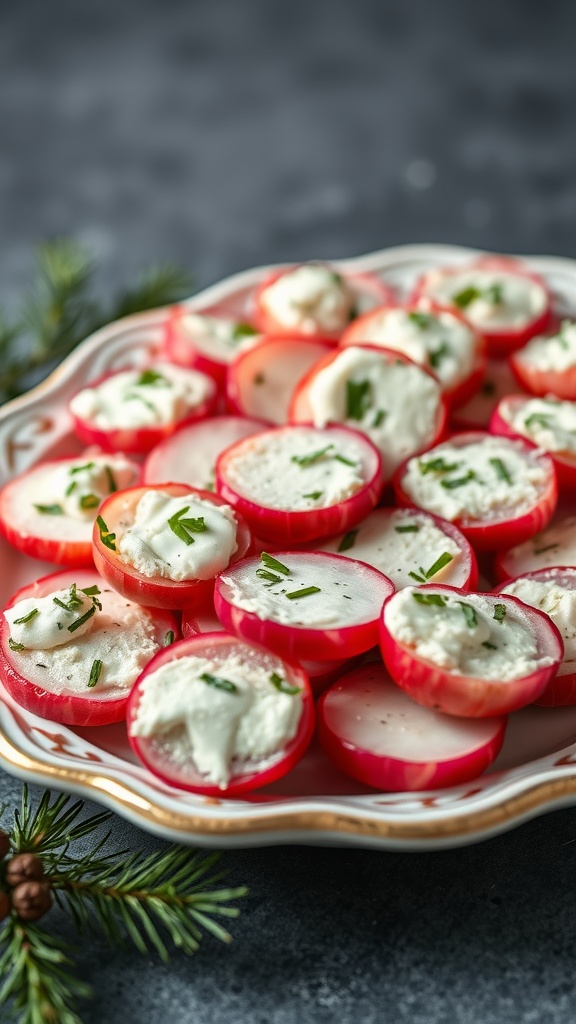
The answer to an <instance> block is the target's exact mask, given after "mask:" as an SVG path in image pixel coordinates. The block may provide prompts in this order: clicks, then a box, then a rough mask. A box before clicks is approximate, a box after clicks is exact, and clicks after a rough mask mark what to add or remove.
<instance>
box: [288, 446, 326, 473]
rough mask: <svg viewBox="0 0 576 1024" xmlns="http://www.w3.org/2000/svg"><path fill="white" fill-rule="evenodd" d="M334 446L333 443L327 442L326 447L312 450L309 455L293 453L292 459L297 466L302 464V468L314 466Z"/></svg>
mask: <svg viewBox="0 0 576 1024" xmlns="http://www.w3.org/2000/svg"><path fill="white" fill-rule="evenodd" d="M333 447H334V445H333V444H327V445H326V447H325V448H319V449H318V451H315V452H310V454H309V455H293V456H292V458H291V459H290V461H291V462H295V463H296V465H297V466H302V468H305V467H306V466H313V465H314V464H315V463H316V462H320V460H321V459H323V458H325V457H326V456H327V455H328V453H329V452H331V450H332V448H333Z"/></svg>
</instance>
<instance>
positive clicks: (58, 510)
mask: <svg viewBox="0 0 576 1024" xmlns="http://www.w3.org/2000/svg"><path fill="white" fill-rule="evenodd" d="M34 508H35V509H36V511H37V512H40V514H41V515H43V516H63V515H64V509H63V508H62V505H34Z"/></svg>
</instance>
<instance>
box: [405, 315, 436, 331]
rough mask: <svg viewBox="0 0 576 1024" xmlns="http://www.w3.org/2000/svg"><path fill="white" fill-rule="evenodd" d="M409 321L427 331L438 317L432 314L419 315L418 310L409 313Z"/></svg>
mask: <svg viewBox="0 0 576 1024" xmlns="http://www.w3.org/2000/svg"><path fill="white" fill-rule="evenodd" d="M408 319H409V320H411V321H412V323H413V324H416V326H417V327H419V328H420V330H421V331H425V330H426V329H427V328H428V327H431V326H432V324H433V323H434V321H435V319H436V317H434V316H432V314H431V313H418V312H417V311H416V310H412V311H411V312H410V313H408Z"/></svg>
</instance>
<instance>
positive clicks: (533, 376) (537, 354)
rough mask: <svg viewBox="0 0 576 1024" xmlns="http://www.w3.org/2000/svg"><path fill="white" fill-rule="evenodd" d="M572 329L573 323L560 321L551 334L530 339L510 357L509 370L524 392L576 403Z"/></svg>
mask: <svg viewBox="0 0 576 1024" xmlns="http://www.w3.org/2000/svg"><path fill="white" fill-rule="evenodd" d="M575 328H576V322H575V321H574V320H562V321H561V323H560V324H559V325H556V328H555V330H554V331H551V332H549V333H548V334H547V335H545V336H543V337H542V336H540V337H536V338H532V339H531V340H530V341H529V342H528V344H527V345H525V346H524V348H522V349H520V351H519V352H514V353H513V354H512V355H511V356H510V359H509V364H510V369H511V370H512V373H513V374H514V376H515V378H516V380H517V381H518V383H519V384H520V386H521V387H522V388H523V390H524V391H527V392H529V394H531V395H536V396H538V397H541V398H544V397H545V396H546V395H555V396H556V397H557V398H564V399H566V400H567V401H570V402H574V401H576V345H575V342H576V330H575ZM512 390H517V389H513V388H509V391H512Z"/></svg>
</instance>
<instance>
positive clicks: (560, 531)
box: [494, 516, 576, 580]
mask: <svg viewBox="0 0 576 1024" xmlns="http://www.w3.org/2000/svg"><path fill="white" fill-rule="evenodd" d="M566 565H569V566H574V567H576V516H564V517H563V518H559V519H556V517H555V518H554V521H553V522H552V523H551V524H550V526H549V527H548V528H547V529H546V530H542V532H541V533H538V534H536V536H534V537H532V538H530V540H527V541H525V542H524V543H523V544H516V545H515V546H514V547H512V548H508V550H507V551H499V552H498V554H497V556H496V559H495V562H494V568H495V569H496V575H497V578H498V579H499V580H508V579H515V578H516V577H517V576H523V575H525V574H526V573H528V572H536V571H537V570H538V569H548V568H550V567H552V566H566Z"/></svg>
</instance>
